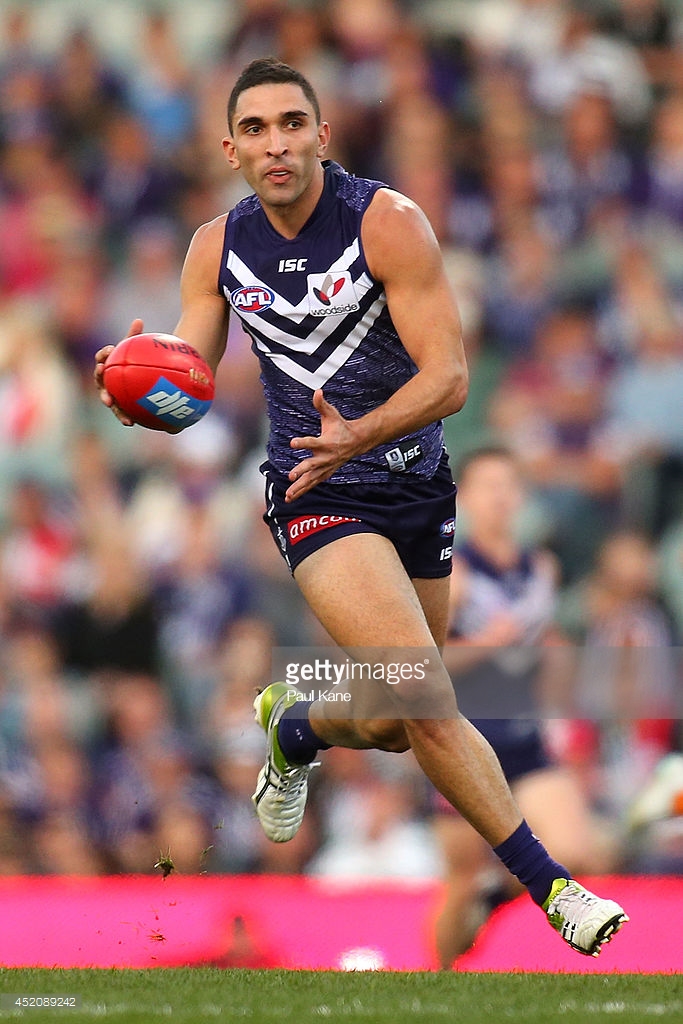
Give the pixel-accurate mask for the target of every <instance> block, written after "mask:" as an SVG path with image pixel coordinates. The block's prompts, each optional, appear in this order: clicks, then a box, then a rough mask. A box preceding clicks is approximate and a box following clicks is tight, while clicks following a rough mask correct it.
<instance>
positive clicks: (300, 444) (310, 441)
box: [289, 437, 320, 448]
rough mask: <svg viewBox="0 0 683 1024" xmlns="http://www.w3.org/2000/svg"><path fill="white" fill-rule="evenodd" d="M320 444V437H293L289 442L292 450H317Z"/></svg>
mask: <svg viewBox="0 0 683 1024" xmlns="http://www.w3.org/2000/svg"><path fill="white" fill-rule="evenodd" d="M319 443H320V438H319V437H293V438H292V440H291V441H290V442H289V447H290V448H315V446H316V444H319Z"/></svg>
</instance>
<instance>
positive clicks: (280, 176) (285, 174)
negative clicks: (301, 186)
mask: <svg viewBox="0 0 683 1024" xmlns="http://www.w3.org/2000/svg"><path fill="white" fill-rule="evenodd" d="M291 177H292V172H291V170H290V169H289V168H288V167H271V168H270V170H269V171H266V178H268V179H269V180H270V181H274V182H283V181H288V180H289V179H290V178H291Z"/></svg>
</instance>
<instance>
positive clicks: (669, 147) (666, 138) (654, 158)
mask: <svg viewBox="0 0 683 1024" xmlns="http://www.w3.org/2000/svg"><path fill="white" fill-rule="evenodd" d="M634 199H635V201H636V204H637V205H638V206H639V207H640V208H641V209H642V211H643V212H644V213H645V214H646V215H647V217H648V218H649V219H651V220H654V222H655V224H656V225H657V227H658V228H659V229H660V230H661V229H662V228H663V227H665V225H666V224H667V223H669V224H672V223H673V224H676V225H677V226H678V227H679V228H680V227H681V226H682V225H683V94H681V93H680V92H674V93H671V94H670V95H668V96H666V97H665V98H664V100H663V101H662V102H661V103H660V104H659V106H658V107H657V108H656V110H655V112H654V116H653V121H652V140H651V143H650V145H649V146H648V148H647V149H646V151H645V153H644V160H642V161H641V167H640V173H639V174H638V176H637V177H636V180H635V183H634Z"/></svg>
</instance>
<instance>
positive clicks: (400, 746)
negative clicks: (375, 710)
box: [356, 718, 410, 754]
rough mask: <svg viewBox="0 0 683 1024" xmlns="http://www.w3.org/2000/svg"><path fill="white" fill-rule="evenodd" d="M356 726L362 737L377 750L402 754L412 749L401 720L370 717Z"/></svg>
mask: <svg viewBox="0 0 683 1024" xmlns="http://www.w3.org/2000/svg"><path fill="white" fill-rule="evenodd" d="M356 727H357V729H358V732H359V733H360V735H361V736H362V738H363V739H364V740H365V741H366V742H367V743H369V744H370V745H371V746H372V747H373V748H374V749H376V750H388V751H391V753H394V754H402V753H404V751H406V750H409V749H410V742H409V740H408V737H407V735H406V731H405V729H404V727H403V722H401V721H400V720H394V719H386V718H369V719H367V720H365V721H362V722H357V723H356Z"/></svg>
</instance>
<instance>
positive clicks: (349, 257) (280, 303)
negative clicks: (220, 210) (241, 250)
mask: <svg viewBox="0 0 683 1024" xmlns="http://www.w3.org/2000/svg"><path fill="white" fill-rule="evenodd" d="M359 255H360V244H359V242H358V239H357V238H356V239H354V240H353V242H352V243H351V245H349V246H347V247H346V249H345V250H344V252H343V253H342V254H341V256H339V257H338V258H337V259H336V260H334V262H333V263H331V264H330V266H329V267H328V268H327V271H326V270H325V269H324V268H323V269H322V271H320V273H322V274H325V273H336V272H337V271H339V270H348V269H349V267H350V266H352V265H353V263H354V262H355V261H356V260H357V259H358V257H359ZM226 265H227V268H228V270H229V271H230V272H231V273H232V274H234V275H235V277H236V278H237V280H238V281H239V283H240V284H241V285H242V287H243V288H251V287H252V285H253V286H255V287H256V288H265V289H267V290H268V291H270V292H273V294H274V295H275V301H274V302H273V304H272V306H271V307H270V308H271V309H272V310H273V312H275V313H277V314H278V315H279V316H286V317H290V318H291V319H292V320H295V321H298V322H300V321H301V320H303V318H304V317H305V316H308V314H309V312H310V310H309V305H308V294H307V293H306V292H305V293H304V295H303V296H302V299H301V302H299V303H297V305H296V306H293V305H292V304H291V302H288V301H287V299H285V298H283V297H282V296H281V295H278V293H277V292H276V291H275V289H274V288H272V287H271V285H269V284H266V283H265V281H262V280H261V279H260V278H259V277H258V276H257V275H256V274H255V273H254V272H253V271H252V270H251V268H250V267H248V266H247V264H246V263H244V261H243V260H241V259H240V258H239V256H238V255H237V253H236V252H235V251H234V250H233V249H231V250H230V252H229V253H228V261H227V264H226ZM371 284H372V282H371V281H370V278H369V277H368V275H367V274H362V275H361V277H359V279H358V280H357V281H354V282H353V286H354V289H355V290H356V292H358V290H359V289H360V290H361V291H362V292H366V291H367V290H368V288H370V287H371ZM223 290H224V292H225V295H226V297H227V299H228V301H229V300H230V293H229V292H228V290H227V288H224V289H223ZM331 327H332V325H330V329H331Z"/></svg>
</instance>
